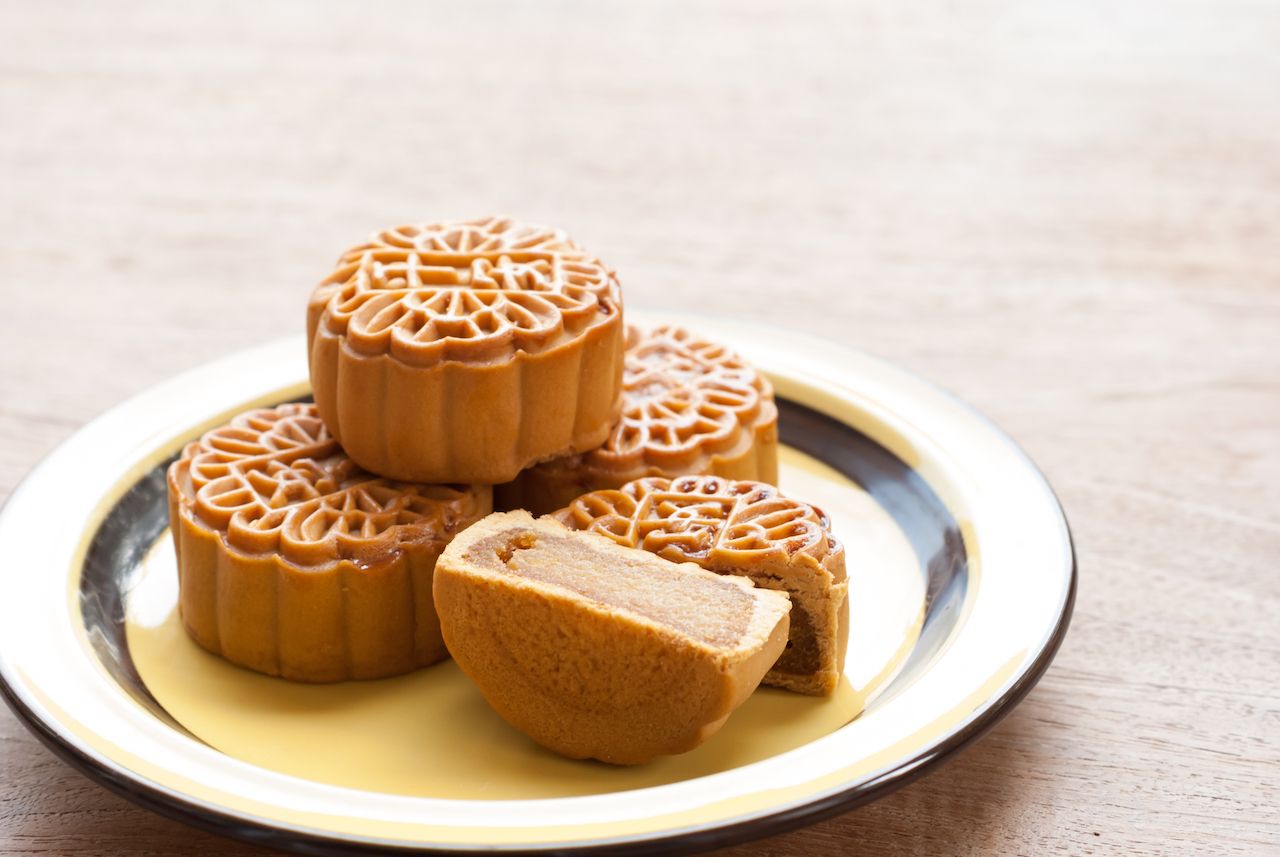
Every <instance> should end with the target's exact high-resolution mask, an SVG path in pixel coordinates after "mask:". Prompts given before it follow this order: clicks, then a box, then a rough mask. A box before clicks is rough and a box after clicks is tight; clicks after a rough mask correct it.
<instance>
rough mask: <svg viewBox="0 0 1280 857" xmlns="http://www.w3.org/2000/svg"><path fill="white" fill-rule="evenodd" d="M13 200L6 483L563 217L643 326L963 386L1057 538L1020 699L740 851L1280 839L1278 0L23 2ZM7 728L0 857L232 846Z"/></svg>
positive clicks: (1, 247)
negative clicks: (420, 225) (393, 244)
mask: <svg viewBox="0 0 1280 857" xmlns="http://www.w3.org/2000/svg"><path fill="white" fill-rule="evenodd" d="M0 200H3V204H2V205H0V265H3V275H0V298H3V302H2V303H0V497H3V496H6V495H7V494H8V492H9V491H10V490H11V489H12V487H13V485H14V484H15V483H16V482H17V480H18V479H19V478H20V477H21V476H22V475H23V474H24V473H25V472H26V471H27V470H28V469H29V468H30V467H31V466H32V465H33V464H34V463H35V462H36V461H37V460H38V458H39V457H40V456H41V455H42V454H43V453H45V452H46V451H48V450H49V449H50V448H51V447H52V446H53V445H54V444H55V443H56V442H58V441H59V440H61V439H62V438H64V437H66V436H67V435H69V434H70V433H71V432H72V431H74V429H75V428H77V427H78V426H80V425H81V424H83V423H84V422H85V421H87V420H88V419H90V418H91V417H93V416H95V415H96V414H98V413H99V412H101V411H102V410H104V409H106V408H108V407H110V406H111V405H113V404H115V403H117V402H119V401H120V400H122V399H124V398H125V397H127V396H129V395H130V394H132V393H135V392H137V391H139V390H141V389H144V388H145V387H147V386H149V385H151V384H153V383H155V382H156V381H159V380H161V379H162V378H165V377H168V376H171V375H173V374H175V373H177V372H179V371H181V370H183V369H185V368H188V367H191V366H195V365H197V364H200V363H203V362H205V361H208V360H210V359H212V358H215V357H217V356H220V355H222V354H225V353H226V352H228V351H230V350H233V349H238V348H241V347H245V346H249V345H253V344H256V343H259V342H262V341H265V340H269V339H273V338H277V337H281V336H285V335H294V334H298V333H300V332H301V331H302V325H303V307H304V303H305V300H306V296H307V295H308V293H309V291H310V289H311V288H312V286H313V285H314V284H315V283H316V282H317V281H318V280H319V279H320V278H321V277H323V276H324V275H325V274H326V273H327V272H328V270H329V266H330V264H331V263H332V262H333V260H334V259H335V258H336V256H337V254H338V253H339V252H340V251H341V250H343V249H344V248H346V247H347V246H349V245H351V244H353V243H357V242H359V241H361V240H363V238H364V237H365V236H366V235H367V234H368V233H370V232H372V231H373V230H375V229H377V228H379V227H382V226H386V225H390V224H395V223H400V222H405V221H413V220H424V219H436V218H455V217H475V216H482V215H486V214H490V213H507V214H511V215H515V216H518V217H520V218H523V219H528V220H533V221H543V222H549V223H553V224H556V225H559V226H563V227H564V228H566V229H567V230H569V231H570V233H571V234H573V235H574V236H575V237H576V238H577V239H578V240H579V241H580V243H582V244H583V245H584V246H586V247H587V248H589V249H590V250H591V251H593V252H594V253H597V254H598V255H600V256H601V257H602V258H603V259H605V260H606V261H607V262H608V263H609V264H611V265H612V266H614V267H615V268H616V269H617V270H618V272H619V275H620V278H621V281H622V283H623V287H624V292H625V297H626V300H627V302H628V304H629V305H631V306H643V307H649V308H661V307H667V306H673V307H676V308H678V309H681V310H686V311H693V312H698V313H712V314H717V315H730V316H735V317H742V318H748V319H754V320H758V321H764V322H768V323H771V324H777V325H781V326H786V327H791V328H801V329H805V330H809V331H812V332H813V334H814V335H816V336H823V337H828V338H831V339H835V340H838V341H841V342H844V343H848V344H850V345H853V346H855V347H857V348H861V349H865V350H868V351H871V352H873V353H876V354H879V355H881V356H883V357H885V358H887V359H890V360H892V361H894V362H897V363H899V364H902V365H904V366H906V367H908V368H910V369H912V370H914V371H916V372H919V373H920V374H922V375H924V376H925V377H927V378H930V379H931V380H933V381H936V382H938V383H940V384H942V385H943V386H945V387H947V388H949V389H950V390H952V391H954V392H956V393H957V394H959V395H960V396H962V397H963V398H965V399H967V400H968V401H970V402H971V403H973V404H975V405H976V406H977V407H978V408H979V409H980V410H982V411H983V412H985V413H987V414H989V415H990V416H992V417H993V418H994V419H995V420H996V421H997V422H998V423H1000V424H1001V425H1002V427H1004V428H1005V429H1006V430H1008V431H1009V432H1010V433H1012V434H1013V435H1014V436H1015V437H1016V438H1017V439H1018V440H1019V441H1020V442H1021V443H1023V445H1024V446H1025V447H1026V448H1027V449H1028V451H1029V452H1030V453H1031V455H1032V457H1033V458H1035V459H1036V460H1037V461H1038V463H1039V464H1040V465H1041V466H1042V467H1043V468H1044V469H1045V470H1046V472H1047V473H1048V475H1049V477H1050V480H1051V481H1052V482H1053V483H1054V485H1055V487H1056V488H1057V489H1058V491H1059V493H1060V494H1061V496H1062V498H1063V500H1064V504H1065V505H1066V508H1067V513H1068V516H1069V517H1071V519H1072V522H1073V524H1074V525H1075V529H1076V539H1077V546H1078V548H1079V549H1080V555H1081V567H1082V572H1083V575H1084V576H1083V581H1084V582H1083V588H1082V591H1081V600H1080V606H1079V608H1078V610H1077V615H1076V620H1075V623H1074V626H1073V629H1072V633H1071V635H1070V636H1069V637H1068V639H1067V643H1066V646H1065V648H1064V650H1063V653H1062V656H1061V658H1060V660H1059V662H1058V664H1056V665H1055V667H1054V668H1053V669H1052V670H1051V671H1050V673H1049V675H1048V677H1047V678H1046V680H1045V681H1044V683H1043V684H1042V685H1041V687H1040V688H1039V689H1037V690H1036V692H1035V693H1033V694H1032V696H1031V698H1030V699H1029V700H1028V702H1027V703H1026V705H1025V706H1023V707H1022V708H1020V709H1019V711H1018V712H1017V713H1016V714H1015V715H1014V717H1012V718H1011V719H1010V720H1009V721H1007V722H1006V723H1005V724H1003V725H1002V726H1001V727H1000V728H999V729H997V731H996V732H995V733H994V734H993V735H992V736H990V737H988V738H987V739H986V740H984V741H983V742H982V743H981V744H980V745H979V746H978V747H977V748H975V749H973V750H972V751H970V752H969V753H967V754H966V755H965V756H963V757H962V758H961V759H960V760H958V761H957V762H956V763H955V764H953V765H950V766H948V767H947V768H945V769H943V771H942V772H940V773H938V774H936V775H934V776H933V777H931V778H929V779H928V780H926V781H925V782H924V783H922V784H920V785H918V786H914V787H912V788H909V789H907V790H906V791H904V792H901V793H899V794H897V795H895V796H894V797H892V798H890V799H888V800H886V801H883V802H881V803H878V804H876V805H875V806H873V807H870V808H868V809H866V810H862V811H860V812H857V813H854V814H852V815H850V816H846V817H844V818H842V819H837V820H835V821H832V822H828V823H826V824H824V825H820V826H819V827H817V828H812V829H810V830H808V831H805V832H802V833H798V834H792V835H790V836H789V837H783V838H782V839H779V840H771V841H770V842H771V843H772V844H770V843H766V844H764V845H759V846H753V848H754V849H755V851H754V852H753V853H786V852H788V851H791V850H796V849H801V848H803V849H808V850H810V851H812V850H813V849H814V848H826V849H828V850H831V849H837V848H839V847H841V843H848V842H849V841H851V839H852V838H856V839H857V841H859V842H861V843H864V844H865V847H866V849H867V853H894V854H898V853H902V854H907V853H970V852H971V851H972V852H974V853H977V852H978V851H983V852H987V853H990V852H1002V853H1003V852H1007V853H1044V852H1047V851H1050V850H1062V851H1068V852H1071V853H1091V851H1089V850H1085V849H1093V848H1095V847H1096V848H1097V849H1098V850H1099V853H1101V852H1102V851H1105V850H1108V849H1109V848H1112V847H1120V846H1121V845H1123V849H1122V850H1125V851H1126V853H1135V854H1136V853H1143V854H1145V853H1152V854H1156V853H1169V852H1168V851H1166V850H1163V849H1164V848H1165V847H1166V846H1168V845H1169V843H1170V842H1173V843H1176V844H1177V846H1178V847H1179V848H1180V847H1183V846H1185V847H1188V848H1193V849H1196V850H1197V851H1198V853H1207V851H1208V850H1213V849H1216V848H1223V847H1225V846H1226V845H1230V846H1231V847H1232V848H1237V847H1238V848H1239V849H1242V850H1244V851H1251V850H1252V849H1253V848H1259V849H1260V850H1258V851H1257V853H1263V850H1261V849H1266V848H1267V847H1269V845H1273V844H1274V843H1275V839H1274V838H1273V837H1274V836H1275V835H1276V828H1275V821H1274V806H1275V804H1276V802H1277V801H1280V795H1278V794H1277V790H1276V785H1275V780H1274V771H1275V770H1276V768H1275V767H1274V766H1273V767H1270V771H1271V774H1270V776H1269V777H1267V776H1264V772H1265V770H1267V766H1268V765H1271V763H1276V762H1280V751H1277V750H1276V742H1275V736H1276V734H1277V732H1278V731H1280V702H1278V701H1277V695H1276V692H1275V689H1274V687H1273V685H1274V677H1275V675H1276V674H1277V671H1280V641H1277V631H1276V630H1275V627H1274V624H1273V619H1274V617H1275V616H1276V615H1277V611H1278V610H1280V587H1278V586H1277V583H1276V582H1275V576H1274V574H1270V573H1269V572H1270V570H1272V569H1273V566H1274V556H1275V555H1276V551H1277V550H1280V520H1277V512H1276V510H1277V509H1278V508H1280V478H1277V477H1280V440H1278V439H1277V438H1278V432H1280V430H1278V429H1277V426H1278V425H1280V382H1278V379H1280V252H1278V248H1280V7H1277V6H1276V5H1275V4H1272V3H1266V2H1235V0H1230V2H1213V3H1209V2H1185V0H1175V2H1159V3H1157V2H1153V0H1145V2H1136V0H1130V2H1077V3H1051V2H1032V3H997V2H967V3H947V2H924V3H912V4H904V3H892V2H868V3H841V2H795V3H785V4H783V3H762V2H734V3H730V2H725V3H703V2H695V3H686V2H645V3H590V2H545V3H538V4H517V3H514V2H511V3H508V2H471V3H448V4H443V3H422V2H416V3H377V4H373V3H362V4H342V5H339V4H327V3H326V4H317V3H301V2H299V3H286V2H240V3H227V2H208V3H201V4H161V3H134V2H122V3H111V4H103V3H87V2H86V3H59V4H50V3H36V2H25V3H22V2H8V1H7V0H6V2H0ZM1264 557H1265V558H1266V559H1265V560H1264V559H1263V558H1264ZM1264 563H1265V566H1266V569H1267V571H1268V573H1267V574H1265V575H1264V574H1263V573H1262V571H1263V565H1264ZM1267 617H1270V618H1267ZM0 719H2V720H3V723H4V725H3V727H0V739H3V740H0V754H2V755H0V767H3V768H4V769H5V776H3V777H0V780H3V779H6V778H8V777H10V776H12V782H13V783H14V784H15V785H13V786H2V785H0V853H10V852H18V851H23V849H24V848H32V849H35V848H37V846H39V845H40V844H41V843H43V844H44V846H47V847H49V848H51V849H52V850H53V851H55V852H63V851H70V850H75V849H92V848H97V847H102V848H109V849H111V850H115V851H116V852H117V853H125V852H129V853H133V851H131V850H130V849H145V850H147V851H148V853H160V852H165V853H168V852H170V851H172V852H173V853H185V852H183V849H185V848H187V847H195V845H192V844H191V843H193V842H194V843H196V844H199V843H204V844H205V846H207V847H213V846H214V845H217V846H221V844H222V843H221V842H220V841H219V840H213V839H209V838H205V837H199V838H195V839H193V838H192V837H197V835H196V834H191V833H188V832H187V831H185V829H183V828H180V827H178V826H177V825H174V824H171V823H169V822H165V821H162V820H160V819H154V818H152V817H151V816H149V815H146V814H145V813H143V812H142V811H141V810H137V809H134V808H132V807H130V806H128V805H126V804H124V803H123V802H121V801H118V800H117V799H115V798H114V797H111V796H109V795H107V794H106V793H105V792H101V791H100V790H99V789H97V787H95V786H92V785H90V784H89V783H88V782H87V781H85V780H83V779H82V778H80V777H79V776H78V775H76V774H73V773H71V772H69V771H68V770H66V769H64V768H63V767H62V766H61V764H60V763H58V762H56V761H54V760H53V759H52V757H51V756H48V754H46V753H44V752H43V751H41V750H39V748H38V747H37V746H36V744H35V742H34V740H33V739H31V738H30V737H29V736H27V735H26V733H25V732H24V731H23V730H21V728H20V727H18V726H17V725H16V724H15V722H14V721H13V720H12V718H11V717H10V716H9V715H8V714H7V713H4V714H0ZM18 783H21V784H22V785H21V787H19V786H18V785H17V784H18ZM1171 837H1172V838H1171ZM1232 837H1234V838H1232ZM209 843H213V845H209ZM42 847H43V846H42ZM202 847H204V846H202ZM227 847H229V848H231V847H235V848H239V846H227ZM249 850H250V849H248V848H247V847H246V848H245V851H246V853H248V851H249ZM748 850H749V849H748ZM23 853H25V851H24V852H23ZM86 853H87V851H86ZM137 853H142V852H141V851H138V852H137ZM742 853H746V851H745V850H744V851H743V852H742ZM832 853H835V852H834V851H833V852H832ZM1272 853H1274V852H1272Z"/></svg>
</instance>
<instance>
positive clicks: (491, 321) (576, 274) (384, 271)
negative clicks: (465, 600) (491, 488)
mask: <svg viewBox="0 0 1280 857" xmlns="http://www.w3.org/2000/svg"><path fill="white" fill-rule="evenodd" d="M623 340H624V331H623V326H622V295H621V290H620V289H619V286H618V281H617V278H616V277H615V276H614V274H613V272H612V271H610V270H609V269H608V268H606V267H605V266H604V265H603V264H602V263H601V262H600V261H599V260H598V259H595V258H593V257H592V256H589V255H588V254H587V253H585V252H584V251H583V250H582V249H581V248H579V247H578V246H577V245H576V244H574V243H573V241H572V240H571V239H570V238H569V237H568V236H567V235H566V234H565V233H563V232H561V231H559V230H557V229H550V228H547V227H543V226H532V225H527V224H521V223H517V222H516V221H513V220H511V219H509V218H488V219H485V220H473V221H463V222H456V223H426V224H421V225H416V226H401V227H398V228H395V229H387V230H384V231H382V232H379V233H378V234H377V235H375V236H374V237H373V239H372V240H370V241H369V242H368V243H366V244H361V245H360V246H358V247H354V248H352V249H351V250H348V251H347V252H346V253H344V254H343V256H342V258H341V259H340V260H339V262H338V267H337V269H336V270H335V271H334V272H333V273H332V274H330V275H329V276H328V277H327V278H326V279H325V280H324V281H323V282H322V283H320V285H319V286H317V287H316V290H315V292H314V293H313V295H312V297H311V302H310V304H309V306H308V308H307V349H308V354H309V355H310V363H311V384H312V387H313V388H314V393H315V400H316V405H317V406H318V407H319V408H320V415H321V416H322V417H323V418H324V421H325V423H326V424H327V425H328V427H329V430H330V431H332V432H333V434H334V436H335V437H336V438H337V439H338V441H339V442H340V443H341V444H342V446H343V448H344V449H345V450H346V451H347V454H348V455H350V456H351V458H352V459H353V460H354V461H355V462H356V463H357V464H359V465H360V466H361V467H363V468H365V469H366V470H369V471H372V472H374V473H379V474H381V475H383V476H388V477H392V478H395V479H401V480H405V481H411V482H435V483H448V482H456V483H476V482H480V483H497V482H506V481H508V480H510V479H513V478H514V477H515V475H516V474H517V473H518V472H519V471H520V469H521V468H523V467H527V466H528V465H530V464H533V463H535V462H537V461H541V460H543V459H546V458H550V457H553V456H557V455H564V454H568V453H572V452H580V451H582V450H585V449H591V448H593V447H596V446H599V445H600V444H601V443H603V442H604V441H605V438H607V437H608V436H609V431H610V429H611V428H612V426H613V423H614V422H615V421H616V419H617V416H618V409H619V407H620V404H621V403H620V394H621V384H622V351H623V344H624V342H623Z"/></svg>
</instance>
